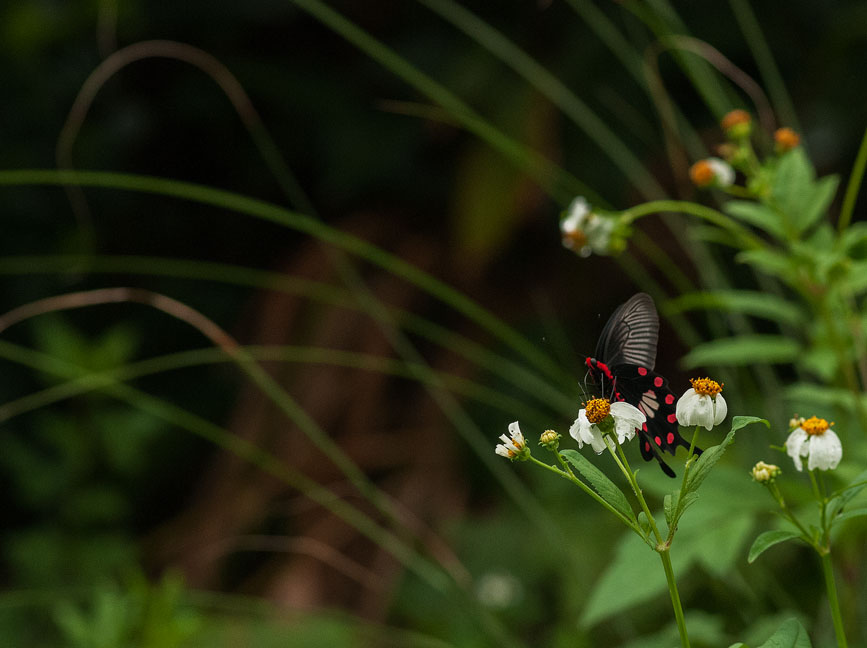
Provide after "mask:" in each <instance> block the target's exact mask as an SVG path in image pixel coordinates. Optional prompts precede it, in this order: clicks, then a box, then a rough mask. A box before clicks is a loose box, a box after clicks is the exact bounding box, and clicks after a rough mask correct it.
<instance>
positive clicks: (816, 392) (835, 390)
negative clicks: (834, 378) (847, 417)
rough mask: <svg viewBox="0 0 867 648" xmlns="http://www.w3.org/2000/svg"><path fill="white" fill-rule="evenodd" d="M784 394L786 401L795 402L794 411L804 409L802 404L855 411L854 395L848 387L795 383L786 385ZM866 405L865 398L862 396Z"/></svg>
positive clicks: (866, 405) (866, 399)
mask: <svg viewBox="0 0 867 648" xmlns="http://www.w3.org/2000/svg"><path fill="white" fill-rule="evenodd" d="M784 396H785V398H786V400H787V401H790V402H792V403H794V404H796V405H797V406H798V407H797V408H796V411H799V410H801V409H804V408H803V406H804V405H809V406H811V408H814V407H842V408H845V409H847V410H848V411H850V412H854V411H855V397H854V396H853V395H852V392H851V391H849V390H848V389H841V388H839V387H824V386H822V385H815V384H812V383H795V384H794V385H790V386H789V387H786V389H785V391H784ZM861 400H862V402H863V404H864V406H865V407H867V398H863V397H862V399H861Z"/></svg>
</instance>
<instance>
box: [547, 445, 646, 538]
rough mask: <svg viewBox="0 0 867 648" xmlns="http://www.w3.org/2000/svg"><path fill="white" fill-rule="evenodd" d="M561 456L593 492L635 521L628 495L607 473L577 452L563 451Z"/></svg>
mask: <svg viewBox="0 0 867 648" xmlns="http://www.w3.org/2000/svg"><path fill="white" fill-rule="evenodd" d="M560 454H561V455H562V456H563V458H565V459H566V461H568V462H569V463H570V464H572V465H573V466H574V467H575V469H576V470H577V471H578V472H579V473H580V474H581V476H582V477H584V479H586V480H587V481H588V483H589V484H590V485H591V486H592V487H593V490H595V491H596V492H597V493H599V496H600V497H601V498H602V499H604V500H605V501H606V502H608V503H609V504H611V506H613V507H614V509H615V510H617V511H619V512H620V513H622V514H623V515H624V516H626V517H627V518H628V519H630V520H633V521H634V520H635V513H634V512H633V510H632V507H631V506H630V505H629V500H627V499H626V495H624V494H623V491H622V490H620V489H619V488H618V487H617V485H616V484H615V483H614V482H613V481H611V480H610V479H608V477H607V476H606V475H605V473H603V472H602V471H601V470H599V469H598V468H597V467H596V466H594V465H593V464H592V463H591V462H590V461H588V460H587V459H586V458H585V457H584V455H582V454H581V453H580V452H578V451H577V450H561V451H560Z"/></svg>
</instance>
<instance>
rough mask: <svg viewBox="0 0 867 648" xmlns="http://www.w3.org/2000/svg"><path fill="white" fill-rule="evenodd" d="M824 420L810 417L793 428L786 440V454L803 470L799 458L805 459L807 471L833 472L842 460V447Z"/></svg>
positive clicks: (796, 466)
mask: <svg viewBox="0 0 867 648" xmlns="http://www.w3.org/2000/svg"><path fill="white" fill-rule="evenodd" d="M832 425H834V424H833V423H828V421H826V420H825V419H820V418H816V417H815V416H811V417H810V418H808V419H806V420H805V421H803V422H802V423H801V425H800V427H798V428H795V430H793V431H792V433H791V434H790V435H789V438H788V439H786V453H788V455H789V456H790V457H791V458H792V461H793V462H794V463H795V468H797V469H798V470H799V471H800V470H803V464H802V463H801V457H807V470H815V469H816V468H818V469H819V470H833V469H834V468H836V467H837V465H838V464H839V463H840V459H842V458H843V446H842V445H841V444H840V437H838V436H837V435H836V434H835V433H834V431H833V430H831V426H832Z"/></svg>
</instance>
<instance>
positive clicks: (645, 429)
mask: <svg viewBox="0 0 867 648" xmlns="http://www.w3.org/2000/svg"><path fill="white" fill-rule="evenodd" d="M641 429H642V430H644V431H645V432H647V423H642V424H641Z"/></svg>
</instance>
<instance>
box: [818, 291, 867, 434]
mask: <svg viewBox="0 0 867 648" xmlns="http://www.w3.org/2000/svg"><path fill="white" fill-rule="evenodd" d="M810 302H811V303H812V304H813V306H814V308H815V310H816V311H818V314H819V317H821V318H822V321H823V322H824V324H825V328H826V329H827V331H828V337H829V338H830V340H831V345H832V346H833V348H834V354H835V355H836V356H837V362H838V363H839V365H840V369H841V370H842V372H843V378H844V380H845V381H846V387H848V388H849V391H851V392H852V400H853V401H854V404H855V412H856V414H857V415H858V423H859V424H860V426H861V432H862V434H863V433H867V408H865V407H864V402H863V401H862V400H861V386H860V385H859V384H858V370H857V368H856V366H855V365H853V364H852V363H851V362H849V359H848V358H847V353H846V347H845V342H844V340H842V339H840V335H839V334H838V332H837V324H836V321H835V317H834V314H833V313H832V312H831V309H830V308H829V307H828V297H827V294H825V295H820V296H819V297H818V298H816V299H811V300H810ZM842 319H843V320H844V321H848V320H849V319H851V317H850V314H849V313H846V314H845V316H844V317H843V318H842Z"/></svg>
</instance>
